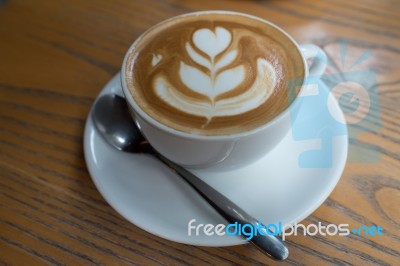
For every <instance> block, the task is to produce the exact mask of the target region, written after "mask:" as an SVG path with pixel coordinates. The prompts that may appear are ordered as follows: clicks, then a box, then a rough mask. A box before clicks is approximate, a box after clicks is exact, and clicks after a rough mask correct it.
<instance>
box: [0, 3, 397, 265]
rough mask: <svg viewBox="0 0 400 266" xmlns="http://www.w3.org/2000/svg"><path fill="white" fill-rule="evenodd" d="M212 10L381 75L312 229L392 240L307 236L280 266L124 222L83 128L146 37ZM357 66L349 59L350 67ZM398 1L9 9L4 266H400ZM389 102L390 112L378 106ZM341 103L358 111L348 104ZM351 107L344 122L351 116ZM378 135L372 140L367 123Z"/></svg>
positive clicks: (3, 26)
mask: <svg viewBox="0 0 400 266" xmlns="http://www.w3.org/2000/svg"><path fill="white" fill-rule="evenodd" d="M209 9H225V10H234V11H241V12H245V13H249V14H253V15H256V16H259V17H262V18H265V19H267V20H269V21H272V22H274V23H276V24H278V25H279V26H281V27H282V28H283V29H284V30H286V31H287V32H288V33H289V34H291V35H292V36H293V37H294V38H295V39H296V40H297V41H298V42H299V43H309V42H311V43H316V44H318V45H320V46H321V47H323V49H324V50H325V51H326V53H327V54H328V56H329V58H330V60H331V62H332V63H331V64H330V66H329V68H328V73H336V72H340V71H343V69H341V66H342V65H341V64H342V61H341V52H340V51H341V50H340V49H341V40H343V39H344V40H346V42H347V59H348V60H349V62H354V61H355V60H356V59H357V58H359V57H360V56H361V55H362V54H363V53H364V52H366V51H371V52H372V56H370V57H369V58H368V59H367V60H365V61H364V62H362V63H361V64H359V66H356V67H355V69H362V68H364V69H365V68H368V69H370V70H372V71H373V72H374V73H376V77H377V84H376V86H377V89H378V96H376V97H375V98H372V100H371V103H372V105H371V108H370V110H371V116H370V117H369V119H368V121H367V124H364V125H362V126H359V125H357V124H355V125H350V131H351V132H360V134H358V135H357V136H352V137H351V138H350V147H351V151H358V152H359V154H368V153H370V152H374V153H378V154H380V158H379V160H377V161H375V162H356V161H349V162H348V163H347V165H346V168H345V171H344V173H343V176H342V178H341V180H340V182H339V184H338V185H337V187H336V188H335V190H334V191H333V193H332V194H331V196H330V197H329V198H328V200H326V202H325V203H324V204H323V205H322V206H321V207H320V208H319V209H318V210H317V211H315V212H314V213H313V214H312V215H311V216H310V217H308V218H307V219H306V220H304V221H303V223H304V224H309V223H318V222H321V223H322V224H329V223H334V224H340V223H348V224H350V226H352V227H357V226H360V225H366V226H372V225H380V226H381V227H383V228H384V235H383V236H379V237H378V236H375V237H372V236H365V235H362V236H358V235H356V234H351V235H350V236H347V237H341V236H313V237H311V236H309V237H305V236H298V237H290V238H289V239H288V241H287V243H288V245H289V248H290V252H291V253H290V257H289V259H288V260H286V261H285V262H283V263H278V262H274V261H272V260H270V259H268V258H266V257H265V256H263V255H262V254H261V253H260V252H259V251H258V250H256V249H255V248H254V247H252V246H250V245H242V246H235V247H226V248H209V247H196V246H189V245H183V244H177V243H173V242H170V241H167V240H164V239H161V238H159V237H157V236H154V235H151V234H149V233H147V232H145V231H143V230H141V229H139V228H138V227H136V226H134V225H132V224H131V223H129V222H127V221H126V220H125V219H123V218H122V217H121V216H120V215H118V214H117V213H116V212H115V211H114V210H113V209H112V208H111V207H110V206H109V205H108V204H107V203H106V202H105V201H104V199H103V198H102V196H101V195H100V193H99V192H98V191H97V189H96V188H95V186H94V184H93V182H92V180H91V178H90V176H89V174H88V171H87V169H86V165H85V161H84V157H83V147H82V141H83V140H82V134H83V128H84V124H85V119H86V116H87V115H88V112H89V109H90V107H91V105H92V103H93V100H94V99H95V97H96V95H97V94H98V93H99V91H100V90H101V89H102V87H103V86H104V84H106V83H107V81H108V80H109V79H110V78H111V77H112V76H113V75H114V74H115V73H117V72H118V71H119V68H120V65H121V62H122V59H123V57H124V53H125V51H126V50H127V49H128V47H129V46H130V44H131V43H132V42H133V41H134V40H135V38H137V37H138V36H139V35H140V34H141V33H142V32H143V31H144V30H146V29H147V28H149V27H150V26H152V25H154V24H156V23H158V22H160V21H162V20H164V19H166V18H169V17H171V16H174V15H178V14H182V13H186V12H191V11H197V10H209ZM347 59H346V60H347ZM399 86H400V4H399V1H396V0H393V1H390V0H382V1H373V0H363V1H347V0H333V1H311V0H299V1H266V0H265V1H262V0H259V1H244V0H243V1H234V0H232V1H228V0H224V1H222V0H221V1H214V0H202V1H195V0H187V1H185V0H165V1H155V0H150V1H129V0H116V1H106V0H102V1H100V0H99V1H92V0H68V1H66V0H65V1H64V0H41V1H31V0H10V1H4V0H2V1H0V169H1V170H0V265H42V264H50V265H90V264H95V265H97V264H99V265H101V264H104V265H210V264H211V265H275V264H282V265H286V264H290V265H400V259H399V258H400V234H399V229H400V212H399V205H400V204H399V203H400V162H399V160H400V155H399V154H400V132H399V131H400V112H399V111H400V109H399V102H400V90H399ZM378 103H379V106H380V108H379V106H378ZM343 108H344V109H346V108H351V106H346V104H344V105H343ZM351 116H352V114H351V112H349V114H348V115H347V119H351ZM374 126H375V127H378V128H379V129H378V130H376V131H375V132H368V128H369V127H374Z"/></svg>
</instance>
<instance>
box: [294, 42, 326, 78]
mask: <svg viewBox="0 0 400 266" xmlns="http://www.w3.org/2000/svg"><path fill="white" fill-rule="evenodd" d="M300 51H301V53H302V54H303V56H304V59H305V60H308V59H313V62H312V63H311V65H310V66H309V69H308V74H309V75H310V76H321V75H322V74H323V73H324V72H325V69H326V62H327V60H328V57H327V56H326V54H325V52H324V51H323V50H322V49H321V48H320V47H318V46H316V45H314V44H303V45H300Z"/></svg>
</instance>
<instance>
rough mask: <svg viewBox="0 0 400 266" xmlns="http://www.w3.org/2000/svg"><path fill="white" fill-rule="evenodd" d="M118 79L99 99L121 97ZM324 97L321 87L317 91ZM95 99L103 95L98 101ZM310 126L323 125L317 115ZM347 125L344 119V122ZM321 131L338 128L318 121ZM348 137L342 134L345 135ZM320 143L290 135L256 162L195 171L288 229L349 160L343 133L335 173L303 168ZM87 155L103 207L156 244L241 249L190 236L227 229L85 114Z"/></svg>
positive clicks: (165, 173)
mask: <svg viewBox="0 0 400 266" xmlns="http://www.w3.org/2000/svg"><path fill="white" fill-rule="evenodd" d="M119 84H120V81H119V75H117V76H115V77H114V78H113V79H112V80H111V81H110V82H109V83H108V84H107V85H106V86H105V88H104V89H103V91H102V92H101V94H105V93H117V94H120V90H119V89H118V86H119ZM321 89H323V90H325V91H327V88H326V87H323V86H320V90H321ZM101 94H100V95H101ZM328 102H329V103H330V106H331V112H332V111H333V112H334V113H335V117H339V118H341V119H344V118H343V113H342V111H341V109H340V108H339V106H338V103H337V102H336V100H335V99H334V98H333V97H329V99H328ZM314 111H315V112H313V113H314V115H315V117H314V119H315V120H318V119H319V120H325V119H323V118H320V117H318V116H319V113H320V112H319V110H314ZM343 121H344V120H343ZM318 124H319V125H321V131H325V129H326V128H329V129H332V128H333V129H332V130H334V129H335V128H334V127H335V126H337V124H335V123H332V122H329V121H326V122H321V121H319V122H318ZM346 132H347V131H346ZM318 145H320V143H319V142H318V139H316V140H307V141H295V140H293V138H292V134H291V132H289V134H288V135H287V136H286V137H285V138H284V140H283V141H282V142H281V143H280V144H279V145H278V146H277V147H276V148H275V149H274V150H273V151H271V152H270V153H269V154H267V155H266V156H265V157H264V158H263V159H261V160H259V161H258V162H256V163H254V164H252V165H250V166H247V167H245V168H241V169H239V170H235V171H230V172H213V171H211V170H196V171H193V172H194V173H195V174H197V175H198V176H199V177H201V178H202V179H203V180H204V181H206V182H208V183H209V184H210V185H212V186H213V187H214V188H216V189H217V190H219V191H220V192H221V193H223V194H224V195H226V196H227V197H228V198H230V199H231V200H232V201H234V202H235V203H236V204H238V205H239V206H241V207H242V208H243V209H245V210H247V211H248V213H250V214H251V215H253V216H254V217H256V218H257V219H259V220H260V221H262V222H263V223H264V224H269V223H277V222H278V221H281V222H282V223H283V224H293V223H297V222H300V221H301V220H303V219H304V218H306V217H307V216H308V215H310V214H311V213H312V212H313V211H314V210H315V209H317V208H318V207H319V206H320V205H321V204H322V203H323V202H324V200H325V199H326V198H327V197H328V195H329V194H330V193H331V191H332V190H333V188H334V187H335V185H336V183H337V182H338V180H339V178H340V176H341V174H342V172H343V168H344V165H345V162H346V158H347V148H348V141H347V133H346V135H344V136H340V137H335V138H333V150H332V167H329V168H317V169H315V168H308V169H307V168H300V167H299V166H298V157H299V154H301V153H302V152H303V151H307V150H310V149H313V147H314V148H316V147H318ZM84 152H85V158H86V163H87V166H88V169H89V172H90V174H91V176H92V179H93V181H94V183H95V185H96V186H97V188H98V190H99V191H100V193H101V194H102V195H103V197H104V198H105V199H106V200H107V202H108V203H109V204H110V205H111V206H112V207H113V208H114V209H115V210H116V211H117V212H118V213H119V214H121V215H122V216H123V217H125V218H126V219H127V220H129V221H130V222H132V223H133V224H135V225H137V226H138V227H140V228H142V229H143V230H146V231H148V232H150V233H152V234H155V235H157V236H159V237H162V238H166V239H169V240H172V241H175V242H180V243H185V244H191V245H201V246H230V245H237V244H243V243H245V241H244V240H242V239H241V238H239V237H232V236H228V235H225V236H217V235H213V236H206V235H204V234H201V235H199V236H195V235H194V234H192V236H188V222H189V221H190V220H192V219H196V222H195V223H194V224H199V223H203V224H206V223H211V224H214V225H216V224H219V223H224V224H225V223H226V222H225V221H224V220H223V219H222V218H221V217H220V216H219V215H218V214H217V213H216V212H215V211H214V210H213V209H212V208H211V207H210V206H209V205H208V204H207V203H205V201H203V200H202V199H201V198H200V196H198V195H197V194H196V193H195V192H194V191H193V190H192V189H191V188H190V187H189V186H188V185H187V184H186V183H185V182H184V181H182V180H181V179H180V178H179V177H178V176H176V175H175V174H174V173H173V172H172V171H170V170H169V169H168V168H167V167H165V166H164V165H163V164H162V163H160V162H158V161H157V160H156V159H154V158H152V157H151V156H148V155H138V154H129V153H124V152H120V151H117V150H115V149H114V148H113V147H111V146H110V145H108V144H107V143H106V142H105V141H104V140H103V139H102V137H101V136H100V135H99V134H98V132H97V131H96V130H95V128H94V125H93V122H92V119H91V116H90V115H89V117H88V119H87V122H86V128H85V133H84Z"/></svg>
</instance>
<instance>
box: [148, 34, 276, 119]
mask: <svg viewBox="0 0 400 266" xmlns="http://www.w3.org/2000/svg"><path fill="white" fill-rule="evenodd" d="M192 43H193V44H194V46H195V47H192V44H191V43H190V42H186V44H185V48H186V52H187V54H188V56H189V57H190V58H191V59H192V60H193V62H195V64H193V65H187V64H186V63H185V62H183V61H181V62H180V68H179V78H180V79H181V81H182V82H183V84H184V85H185V86H186V87H187V88H188V89H189V90H191V91H193V92H196V93H198V94H201V95H204V96H206V99H196V98H194V99H190V98H188V97H187V95H185V94H184V93H182V92H180V90H179V89H177V88H176V87H174V86H173V85H172V84H171V83H170V82H169V81H168V77H165V76H163V75H162V74H159V75H157V76H155V80H154V87H155V91H156V94H157V95H158V97H159V98H160V99H163V100H164V101H165V102H166V103H168V104H169V105H171V106H173V107H174V108H176V109H178V110H180V111H182V112H184V113H188V114H193V115H197V116H204V117H206V118H207V123H209V122H210V120H211V119H212V118H213V117H215V116H232V115H237V114H242V113H245V112H247V111H250V110H252V109H254V108H257V107H258V106H260V105H261V104H262V103H264V102H265V101H266V100H267V99H268V98H269V96H270V95H271V94H272V92H273V89H274V87H275V85H276V73H275V69H274V68H273V67H272V66H271V64H270V63H269V62H268V61H266V60H265V59H263V58H259V59H257V61H256V71H255V72H256V79H255V80H254V82H253V84H252V85H251V86H250V87H249V88H247V89H246V90H241V93H240V94H238V95H236V96H232V97H229V98H225V99H224V98H222V99H218V96H221V95H223V94H224V93H227V92H229V91H232V90H234V89H235V88H238V87H239V86H240V85H241V84H242V83H243V82H244V81H245V79H246V75H247V73H249V70H246V69H245V65H242V64H238V65H236V66H232V62H234V61H235V59H237V57H238V54H239V53H238V50H237V47H233V48H234V49H228V47H229V46H230V44H231V43H232V34H231V33H230V32H229V31H228V30H227V29H225V28H222V27H217V28H215V31H214V32H213V31H211V30H209V29H199V30H197V31H195V32H194V34H193V40H192ZM231 47H232V46H231ZM196 50H200V51H201V52H203V53H204V54H205V55H206V56H203V55H201V54H199V53H198V52H197V51H196ZM218 56H220V57H219V58H218ZM161 58H162V55H159V54H158V55H153V60H152V65H153V67H156V65H157V64H158V63H159V62H160V59H161ZM201 66H202V67H204V68H205V70H206V71H203V70H202V69H201V68H200V67H201Z"/></svg>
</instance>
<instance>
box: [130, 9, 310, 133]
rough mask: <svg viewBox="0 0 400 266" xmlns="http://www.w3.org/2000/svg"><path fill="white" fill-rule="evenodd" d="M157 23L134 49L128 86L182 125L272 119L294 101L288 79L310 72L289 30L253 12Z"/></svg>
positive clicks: (220, 127) (236, 126) (143, 102)
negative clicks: (285, 32)
mask: <svg viewBox="0 0 400 266" xmlns="http://www.w3.org/2000/svg"><path fill="white" fill-rule="evenodd" d="M157 29H158V30H153V31H150V32H148V33H147V34H145V36H144V37H143V40H141V42H140V43H139V45H138V46H137V48H136V49H135V53H132V54H131V56H130V59H129V60H130V62H129V63H128V64H127V69H126V77H127V79H128V80H127V81H128V86H129V88H130V91H131V93H132V96H133V97H134V99H135V101H136V102H137V104H138V105H139V106H140V108H141V109H143V110H144V111H145V112H146V113H147V114H148V115H150V116H151V117H152V118H153V119H155V120H157V121H158V122H160V123H162V124H165V125H166V126H168V127H172V128H175V129H177V130H180V131H185V132H189V133H194V134H200V135H222V134H224V135H225V134H235V133H239V132H243V131H247V130H251V129H253V128H256V127H258V126H260V125H262V124H265V123H266V122H268V121H269V120H271V119H272V118H274V117H275V116H276V115H278V114H279V113H280V112H282V111H283V110H284V109H286V108H287V106H288V105H289V104H290V101H288V97H287V92H286V81H287V80H288V79H289V78H295V77H302V76H303V75H304V68H303V66H302V61H301V56H300V54H299V52H298V51H297V49H296V47H294V45H293V44H292V43H291V42H290V41H288V40H286V39H285V38H286V36H283V35H282V33H280V32H279V31H277V30H276V29H274V28H273V27H272V26H266V25H265V24H263V23H262V22H260V21H257V20H253V19H250V18H248V17H241V16H239V15H228V14H210V15H207V14H203V15H201V16H196V17H187V18H181V20H180V21H179V20H178V21H169V22H166V23H164V24H163V25H161V26H158V27H157ZM275 33H279V35H274V34H275ZM290 49H291V50H290Z"/></svg>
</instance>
